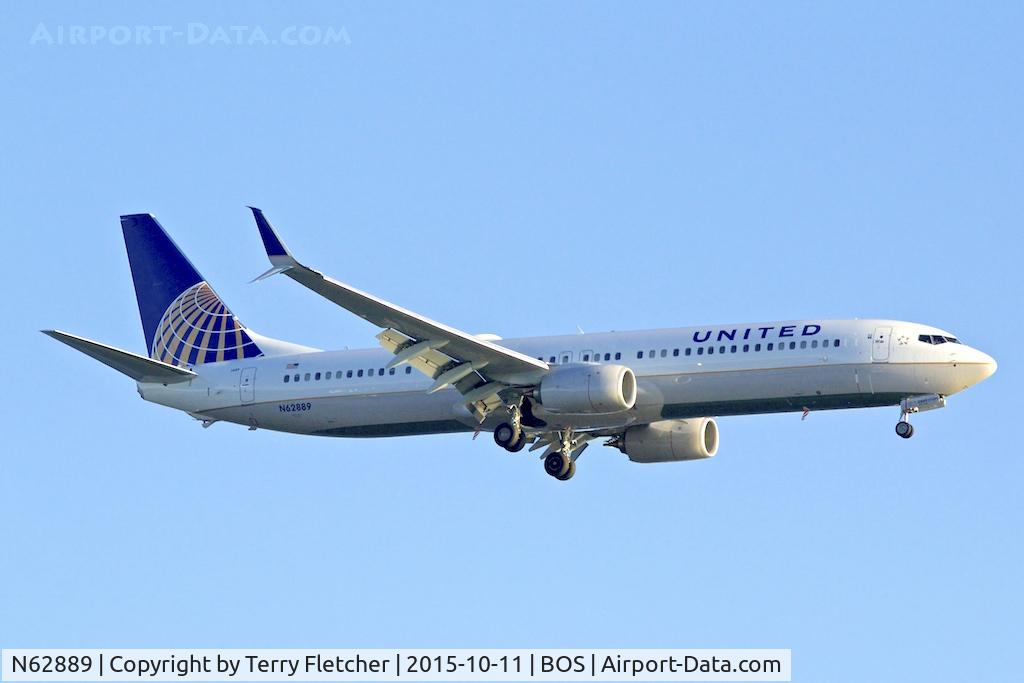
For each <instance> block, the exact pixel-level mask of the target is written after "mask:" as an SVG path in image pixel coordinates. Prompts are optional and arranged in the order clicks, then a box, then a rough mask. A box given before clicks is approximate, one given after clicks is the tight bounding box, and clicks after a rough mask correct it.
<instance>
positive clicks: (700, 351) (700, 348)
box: [697, 346, 704, 356]
mask: <svg viewBox="0 0 1024 683" xmlns="http://www.w3.org/2000/svg"><path fill="white" fill-rule="evenodd" d="M697 355H698V356H703V355H704V347H703V346H698V347H697Z"/></svg>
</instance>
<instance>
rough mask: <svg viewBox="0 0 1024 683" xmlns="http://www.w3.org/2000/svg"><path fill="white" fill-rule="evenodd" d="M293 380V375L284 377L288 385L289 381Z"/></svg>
mask: <svg viewBox="0 0 1024 683" xmlns="http://www.w3.org/2000/svg"><path fill="white" fill-rule="evenodd" d="M291 378H292V376H291V375H285V376H284V381H285V384H287V383H288V381H289V380H290V379H291Z"/></svg>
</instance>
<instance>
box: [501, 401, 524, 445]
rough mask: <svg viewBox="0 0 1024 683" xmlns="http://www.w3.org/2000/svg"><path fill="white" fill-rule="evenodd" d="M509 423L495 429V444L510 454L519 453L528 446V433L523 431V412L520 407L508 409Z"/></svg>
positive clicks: (513, 406) (514, 406) (515, 406)
mask: <svg viewBox="0 0 1024 683" xmlns="http://www.w3.org/2000/svg"><path fill="white" fill-rule="evenodd" d="M508 414H509V421H508V422H502V423H501V424H500V425H498V426H497V427H495V428H494V443H496V444H498V445H499V446H501V447H502V448H504V449H505V450H506V451H508V452H509V453H518V452H519V451H521V450H523V447H524V446H525V445H526V432H524V431H523V410H522V409H520V407H519V405H517V404H512V405H510V406H509V407H508Z"/></svg>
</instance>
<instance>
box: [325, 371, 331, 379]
mask: <svg viewBox="0 0 1024 683" xmlns="http://www.w3.org/2000/svg"><path fill="white" fill-rule="evenodd" d="M330 378H331V371H330V370H328V371H327V374H326V375H324V379H330Z"/></svg>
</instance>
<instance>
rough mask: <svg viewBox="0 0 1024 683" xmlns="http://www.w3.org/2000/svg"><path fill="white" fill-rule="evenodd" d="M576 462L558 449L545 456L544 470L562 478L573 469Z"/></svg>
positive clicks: (557, 477)
mask: <svg viewBox="0 0 1024 683" xmlns="http://www.w3.org/2000/svg"><path fill="white" fill-rule="evenodd" d="M574 464H575V463H573V461H572V459H571V458H568V457H566V456H565V455H563V454H562V453H560V452H557V451H556V452H554V453H552V454H551V455H549V456H548V457H546V458H544V471H545V472H547V473H548V474H550V475H551V476H552V477H554V478H556V479H561V478H562V477H564V476H565V475H566V473H568V472H569V471H570V470H572V468H573V465H574ZM570 476H571V475H570Z"/></svg>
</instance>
